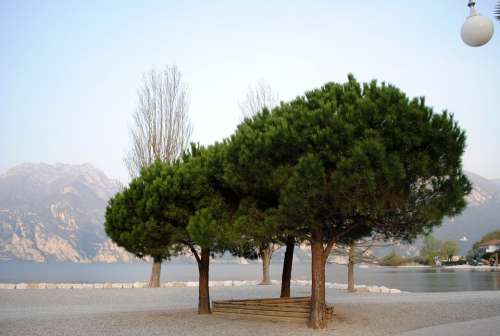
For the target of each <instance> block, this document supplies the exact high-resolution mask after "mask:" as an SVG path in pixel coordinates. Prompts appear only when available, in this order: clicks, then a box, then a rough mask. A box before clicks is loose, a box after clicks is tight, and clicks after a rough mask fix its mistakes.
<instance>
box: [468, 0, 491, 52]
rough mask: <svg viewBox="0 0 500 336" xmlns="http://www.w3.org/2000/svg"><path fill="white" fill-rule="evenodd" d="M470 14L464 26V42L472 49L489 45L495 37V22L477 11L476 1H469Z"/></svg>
mask: <svg viewBox="0 0 500 336" xmlns="http://www.w3.org/2000/svg"><path fill="white" fill-rule="evenodd" d="M468 6H469V8H470V14H469V16H468V17H467V19H466V20H465V23H464V24H463V26H462V40H463V41H464V42H465V44H467V45H469V46H471V47H480V46H483V45H485V44H486V43H488V42H489V41H490V39H491V37H492V36H493V30H494V28H493V22H491V20H490V19H488V18H487V17H486V16H482V15H481V14H479V13H478V12H477V11H476V7H475V6H476V1H475V0H469V4H468Z"/></svg>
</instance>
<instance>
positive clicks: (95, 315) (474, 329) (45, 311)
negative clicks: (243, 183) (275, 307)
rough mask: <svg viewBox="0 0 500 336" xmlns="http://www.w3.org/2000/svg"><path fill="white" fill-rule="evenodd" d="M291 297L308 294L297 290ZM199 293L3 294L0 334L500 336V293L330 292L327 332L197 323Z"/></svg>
mask: <svg viewBox="0 0 500 336" xmlns="http://www.w3.org/2000/svg"><path fill="white" fill-rule="evenodd" d="M292 292H293V295H295V296H305V295H308V294H309V293H308V289H307V288H304V287H293V288H292ZM197 294H198V293H197V288H161V289H80V290H64V289H57V290H50V289H45V290H40V289H38V290H37V289H34V290H29V289H26V290H0V335H43V336H45V335H47V336H49V335H54V336H56V335H71V336H79V335H85V336H91V335H110V336H113V335H199V336H202V335H209V336H210V335H241V336H244V335H263V336H264V335H265V336H273V335H289V336H295V335H400V334H404V335H414V336H417V335H453V336H459V335H474V336H480V335H499V331H498V330H500V291H483V292H459V293H457V292H450V293H403V294H374V293H355V294H348V293H345V292H343V291H338V290H334V289H328V290H327V301H328V302H329V303H331V304H333V305H334V307H335V312H336V316H335V319H334V321H333V322H332V323H331V324H330V325H329V327H328V329H326V330H323V331H313V330H310V329H308V328H307V327H306V326H305V325H302V324H296V323H282V322H267V321H252V320H230V319H226V318H223V317H216V316H198V315H197V314H196V311H195V307H196V303H197ZM278 294H279V288H278V286H248V287H220V288H211V297H212V299H236V298H253V297H275V296H278Z"/></svg>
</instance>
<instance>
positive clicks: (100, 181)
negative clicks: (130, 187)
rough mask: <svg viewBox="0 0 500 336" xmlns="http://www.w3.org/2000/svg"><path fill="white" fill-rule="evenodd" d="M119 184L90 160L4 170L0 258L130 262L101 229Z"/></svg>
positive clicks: (0, 199)
mask: <svg viewBox="0 0 500 336" xmlns="http://www.w3.org/2000/svg"><path fill="white" fill-rule="evenodd" d="M118 188H119V185H118V183H117V182H116V181H113V180H111V179H109V178H108V177H106V176H105V175H104V173H103V172H101V171H100V170H98V169H96V168H95V167H93V166H92V165H89V164H84V165H66V164H56V165H48V164H43V163H42V164H22V165H19V166H17V167H15V168H12V169H10V170H8V171H7V172H6V173H4V174H1V175H0V260H31V261H38V262H43V261H59V262H61V261H68V262H116V261H124V262H127V261H130V260H131V259H133V257H131V256H130V255H129V254H128V253H126V252H124V251H123V250H122V249H120V248H118V247H117V246H115V245H114V244H113V243H112V242H111V241H110V240H109V239H108V238H107V236H106V234H105V233H104V229H103V220H104V219H103V215H104V210H105V207H106V204H107V200H108V199H109V198H110V197H111V196H112V195H113V194H114V193H116V191H117V190H118Z"/></svg>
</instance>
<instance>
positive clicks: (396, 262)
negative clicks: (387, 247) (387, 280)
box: [380, 251, 408, 266]
mask: <svg viewBox="0 0 500 336" xmlns="http://www.w3.org/2000/svg"><path fill="white" fill-rule="evenodd" d="M407 263H408V259H406V258H405V257H402V256H400V255H397V254H396V252H394V251H392V252H391V253H389V254H388V255H386V256H385V257H384V258H382V262H381V263H380V264H381V265H382V266H401V265H404V264H407Z"/></svg>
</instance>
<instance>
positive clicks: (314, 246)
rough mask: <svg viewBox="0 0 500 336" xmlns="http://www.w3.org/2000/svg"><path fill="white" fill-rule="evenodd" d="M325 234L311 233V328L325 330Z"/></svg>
mask: <svg viewBox="0 0 500 336" xmlns="http://www.w3.org/2000/svg"><path fill="white" fill-rule="evenodd" d="M323 251H324V249H323V232H322V230H321V229H317V228H316V229H313V230H312V231H311V254H312V265H311V273H312V274H311V279H312V285H311V314H310V316H309V327H310V328H314V329H323V328H325V327H326V321H325V261H326V258H324V256H323Z"/></svg>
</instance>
